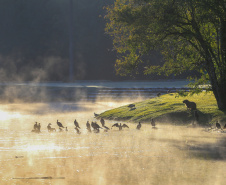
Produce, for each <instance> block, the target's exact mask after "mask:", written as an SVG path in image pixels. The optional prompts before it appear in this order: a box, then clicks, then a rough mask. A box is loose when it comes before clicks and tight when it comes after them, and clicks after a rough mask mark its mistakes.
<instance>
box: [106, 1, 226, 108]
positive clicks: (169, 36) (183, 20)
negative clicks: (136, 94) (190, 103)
mask: <svg viewBox="0 0 226 185" xmlns="http://www.w3.org/2000/svg"><path fill="white" fill-rule="evenodd" d="M106 19H107V20H108V24H107V25H106V31H107V32H108V34H110V35H111V36H112V37H113V43H114V48H115V49H116V51H117V52H118V54H119V58H118V59H117V60H116V64H115V66H116V70H117V71H118V73H121V74H127V73H130V72H131V71H133V70H134V69H135V68H136V67H137V66H138V64H140V63H141V62H142V60H143V59H144V57H143V56H144V55H147V54H149V53H150V52H151V51H153V50H157V51H160V52H161V53H162V55H163V56H164V58H163V59H164V64H163V65H157V66H156V65H155V66H153V65H152V64H150V65H149V66H146V67H145V68H144V72H145V73H146V74H150V73H153V72H159V73H162V72H164V73H165V74H171V73H173V74H179V73H181V72H183V71H188V70H197V71H198V72H200V73H201V74H202V75H201V78H199V79H198V83H197V84H200V83H203V82H206V81H209V82H210V84H211V89H212V90H213V93H214V95H215V97H216V100H217V104H218V107H219V109H221V110H225V109H226V1H225V0H198V1H197V0H116V1H115V3H114V4H113V5H112V6H109V7H107V15H106Z"/></svg>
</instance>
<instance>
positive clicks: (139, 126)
mask: <svg viewBox="0 0 226 185" xmlns="http://www.w3.org/2000/svg"><path fill="white" fill-rule="evenodd" d="M140 128H141V123H140V122H139V123H138V125H137V130H140Z"/></svg>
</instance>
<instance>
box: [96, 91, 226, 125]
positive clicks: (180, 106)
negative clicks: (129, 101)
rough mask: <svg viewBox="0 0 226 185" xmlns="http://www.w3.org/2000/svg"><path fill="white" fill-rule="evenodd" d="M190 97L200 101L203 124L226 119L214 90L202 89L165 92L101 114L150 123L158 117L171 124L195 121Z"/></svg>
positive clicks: (194, 100)
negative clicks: (190, 92)
mask: <svg viewBox="0 0 226 185" xmlns="http://www.w3.org/2000/svg"><path fill="white" fill-rule="evenodd" d="M185 99H188V100H189V101H193V102H195V103H196V104H197V111H198V114H199V122H198V123H199V124H200V125H208V124H213V123H216V121H219V122H226V114H225V113H226V112H225V111H221V110H219V109H218V107H217V102H216V100H215V97H214V95H213V93H212V92H202V93H199V94H194V95H192V96H186V97H182V96H178V93H170V94H165V95H162V96H160V97H156V98H152V99H148V100H145V101H141V102H137V103H134V104H135V107H136V108H135V109H131V108H129V107H128V105H124V106H121V107H118V108H115V109H111V110H107V111H105V112H103V113H101V114H100V115H99V117H102V118H104V119H107V120H116V121H127V122H134V123H137V122H139V121H140V122H142V123H150V122H151V119H152V118H154V119H155V120H156V121H157V122H161V123H170V124H180V125H183V124H190V123H192V122H193V121H194V115H193V112H191V111H189V110H187V108H186V107H185V104H184V103H183V100H185Z"/></svg>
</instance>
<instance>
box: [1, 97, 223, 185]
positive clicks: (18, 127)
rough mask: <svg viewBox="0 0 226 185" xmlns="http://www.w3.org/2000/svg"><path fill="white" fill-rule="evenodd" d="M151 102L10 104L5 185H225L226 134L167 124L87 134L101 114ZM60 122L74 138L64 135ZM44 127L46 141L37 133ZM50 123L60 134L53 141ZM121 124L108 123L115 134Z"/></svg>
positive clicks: (4, 117)
mask: <svg viewBox="0 0 226 185" xmlns="http://www.w3.org/2000/svg"><path fill="white" fill-rule="evenodd" d="M145 98H146V97H143V98H142V96H139V98H138V99H130V98H123V99H114V98H113V99H112V98H109V99H108V100H107V99H104V100H103V99H102V98H98V97H96V98H95V101H75V102H73V101H51V102H23V103H22V102H16V101H15V102H13V103H2V104H1V108H0V133H1V134H0V184H4V185H5V184H6V185H12V184H15V185H20V184H21V185H22V184H29V185H30V184H38V185H39V184H43V185H47V184H48V185H50V184H53V185H55V184H59V185H69V184H85V185H86V184H90V185H96V184H100V185H102V184H116V185H117V184H119V185H122V184H123V185H124V184H142V185H143V184H144V185H146V184H160V185H163V184H164V185H165V184H169V185H175V184H193V185H194V184H198V185H199V184H207V185H213V184H214V185H223V184H225V182H226V178H225V170H226V133H222V132H218V131H211V132H207V130H206V129H205V128H189V127H186V126H174V125H165V124H160V123H157V129H153V128H152V127H151V126H150V125H148V124H143V125H142V127H141V130H136V123H126V124H127V125H128V126H129V127H130V128H129V129H123V130H122V131H118V129H116V128H113V129H111V130H110V131H109V132H104V131H103V130H100V133H89V132H88V131H87V130H86V126H85V124H86V122H87V120H89V121H90V122H91V121H97V123H98V124H100V121H99V120H96V119H95V118H94V114H93V113H94V112H95V113H101V112H103V111H105V110H108V109H112V108H116V107H119V106H122V105H126V104H129V103H132V102H135V101H140V100H142V99H145ZM74 119H76V120H77V121H78V123H79V125H80V127H81V130H80V131H81V134H77V133H76V132H75V130H74V123H73V122H74ZM57 120H59V121H60V122H62V123H63V125H64V126H65V127H67V128H68V132H66V131H64V132H59V128H58V126H57V124H56V121H57ZM36 121H37V122H38V123H41V133H39V134H38V133H33V132H31V130H32V129H33V125H34V124H35V122H36ZM48 123H52V125H51V126H52V127H54V128H56V130H57V131H56V132H53V133H49V132H48V131H47V125H48ZM114 123H115V121H108V120H106V126H107V127H111V126H112V125H113V124H114Z"/></svg>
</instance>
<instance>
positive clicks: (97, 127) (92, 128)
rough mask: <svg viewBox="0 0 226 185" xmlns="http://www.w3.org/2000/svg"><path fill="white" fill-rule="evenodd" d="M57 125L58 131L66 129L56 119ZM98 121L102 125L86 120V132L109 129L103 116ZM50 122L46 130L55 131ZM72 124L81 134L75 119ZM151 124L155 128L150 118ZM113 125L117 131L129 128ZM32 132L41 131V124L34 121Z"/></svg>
mask: <svg viewBox="0 0 226 185" xmlns="http://www.w3.org/2000/svg"><path fill="white" fill-rule="evenodd" d="M56 123H57V125H58V127H59V132H63V131H68V129H67V127H64V126H63V124H62V123H61V122H59V121H58V120H57V122H56ZM100 123H101V125H102V127H101V126H100V125H98V124H97V122H93V121H92V122H91V124H90V123H89V121H87V123H86V129H87V131H88V132H94V133H99V132H100V129H103V130H104V132H107V131H108V130H110V128H109V127H107V126H105V120H104V119H103V118H101V119H100ZM51 125H52V124H51V123H49V124H48V126H47V130H48V132H56V131H57V130H56V129H55V128H52V127H51ZM74 125H75V128H74V129H75V131H76V133H77V134H81V131H80V129H81V128H80V126H79V123H78V121H77V120H76V119H75V120H74ZM151 125H152V126H153V127H154V128H155V121H154V120H153V119H152V121H151ZM141 126H142V125H141V123H140V122H139V123H138V125H137V127H136V129H137V130H140V129H141ZM113 127H117V128H118V129H119V131H121V130H122V129H123V128H129V126H128V125H126V124H121V123H115V124H113V125H112V126H111V129H112V128H113ZM32 132H35V133H40V132H41V124H40V123H37V122H35V124H34V129H33V130H32Z"/></svg>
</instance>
